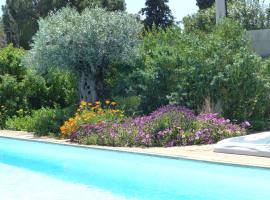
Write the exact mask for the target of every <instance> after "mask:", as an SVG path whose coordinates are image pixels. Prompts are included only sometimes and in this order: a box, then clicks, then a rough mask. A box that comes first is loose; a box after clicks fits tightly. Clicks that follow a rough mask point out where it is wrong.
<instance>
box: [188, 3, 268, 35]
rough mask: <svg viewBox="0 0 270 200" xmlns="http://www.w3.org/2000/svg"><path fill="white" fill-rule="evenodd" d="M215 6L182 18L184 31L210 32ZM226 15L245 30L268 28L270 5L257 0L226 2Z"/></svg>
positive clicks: (214, 17)
mask: <svg viewBox="0 0 270 200" xmlns="http://www.w3.org/2000/svg"><path fill="white" fill-rule="evenodd" d="M215 9H216V8H215V6H212V7H211V8H208V9H204V10H199V11H198V12H197V13H196V14H193V15H191V16H187V17H184V18H183V24H184V27H185V31H187V32H194V31H195V32H196V31H197V30H201V31H204V32H210V31H211V30H212V29H213V28H214V27H215V24H216V11H215ZM228 17H229V18H231V19H232V20H233V21H238V22H239V23H240V25H241V26H242V27H243V28H245V29H247V30H254V29H265V28H270V6H269V5H266V4H264V2H262V1H258V0H251V1H246V0H233V1H229V2H228Z"/></svg>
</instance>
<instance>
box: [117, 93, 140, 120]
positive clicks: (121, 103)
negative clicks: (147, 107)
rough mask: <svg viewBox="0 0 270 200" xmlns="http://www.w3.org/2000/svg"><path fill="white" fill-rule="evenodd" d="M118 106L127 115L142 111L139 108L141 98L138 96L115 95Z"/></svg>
mask: <svg viewBox="0 0 270 200" xmlns="http://www.w3.org/2000/svg"><path fill="white" fill-rule="evenodd" d="M114 99H115V101H116V102H117V103H118V106H117V107H118V108H120V110H123V111H124V112H125V114H127V115H128V116H137V115H139V114H141V113H142V111H141V110H140V105H141V98H140V97H139V96H127V97H115V98H114Z"/></svg>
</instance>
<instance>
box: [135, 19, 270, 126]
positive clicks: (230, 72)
mask: <svg viewBox="0 0 270 200" xmlns="http://www.w3.org/2000/svg"><path fill="white" fill-rule="evenodd" d="M141 53H142V57H143V61H144V62H143V67H142V68H140V69H139V70H137V71H136V72H134V76H137V82H136V83H137V84H136V85H139V86H140V88H139V90H138V94H140V95H141V98H142V108H143V110H145V111H148V112H149V111H152V110H154V109H156V107H157V106H161V105H166V104H168V103H176V104H179V105H183V106H187V107H190V108H192V109H194V110H195V111H196V112H200V111H201V110H203V108H204V106H205V101H206V99H210V102H211V103H210V104H211V105H213V107H220V109H219V110H220V111H221V113H220V114H222V116H225V117H226V118H230V119H233V120H239V121H243V120H245V119H254V118H265V117H267V115H268V114H267V110H268V108H269V97H270V96H269V84H268V83H269V81H270V79H269V78H270V76H269V71H268V69H267V62H266V61H264V60H262V59H261V58H260V57H259V56H257V55H256V54H255V53H254V52H253V51H252V50H251V48H250V46H249V42H248V39H247V38H246V34H245V31H244V30H243V29H242V28H241V27H240V26H239V24H238V23H235V22H232V21H230V20H225V21H224V22H223V23H222V24H220V25H219V26H217V27H216V28H215V29H214V30H213V32H211V33H209V34H204V33H189V34H186V33H183V32H181V30H180V29H176V28H173V29H168V30H165V31H159V32H158V33H149V34H148V35H146V36H145V39H144V46H143V50H142V51H141ZM134 85H135V84H134ZM136 87H138V86H136ZM216 105H219V106H216Z"/></svg>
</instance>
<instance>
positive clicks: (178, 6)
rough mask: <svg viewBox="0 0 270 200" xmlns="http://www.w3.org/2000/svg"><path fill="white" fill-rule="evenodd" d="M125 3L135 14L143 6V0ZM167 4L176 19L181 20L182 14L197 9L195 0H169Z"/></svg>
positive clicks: (187, 13)
mask: <svg viewBox="0 0 270 200" xmlns="http://www.w3.org/2000/svg"><path fill="white" fill-rule="evenodd" d="M126 4H127V11H128V12H129V13H134V14H135V13H138V12H139V11H140V10H141V9H142V8H143V7H145V0H126ZM169 6H170V9H171V10H172V13H173V16H174V17H175V18H176V21H181V20H182V18H183V17H184V16H186V15H189V14H193V13H196V11H197V10H198V7H197V6H196V0H169Z"/></svg>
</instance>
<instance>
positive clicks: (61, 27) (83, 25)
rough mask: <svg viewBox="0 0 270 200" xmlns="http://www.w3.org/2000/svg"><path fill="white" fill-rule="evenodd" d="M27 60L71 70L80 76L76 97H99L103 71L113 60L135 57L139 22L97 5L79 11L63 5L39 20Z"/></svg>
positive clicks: (91, 100)
mask: <svg viewBox="0 0 270 200" xmlns="http://www.w3.org/2000/svg"><path fill="white" fill-rule="evenodd" d="M39 27H40V28H39V30H38V32H37V34H36V35H35V36H34V38H33V41H34V43H33V48H32V49H31V50H30V55H29V59H28V60H29V61H30V63H31V64H32V65H34V66H36V67H38V68H40V69H44V68H48V67H60V68H67V69H70V70H73V71H74V72H75V73H77V74H78V75H79V77H80V78H81V81H80V88H79V89H80V98H81V99H83V100H85V101H88V102H93V101H95V100H96V99H102V98H103V94H104V93H103V89H104V87H103V80H104V75H105V72H106V70H107V69H108V68H109V66H110V65H111V64H113V63H114V62H121V61H122V62H123V63H124V62H126V63H128V61H129V60H131V59H134V58H135V57H136V49H137V46H138V45H139V44H140V42H139V34H140V32H141V30H142V25H141V23H140V22H139V21H138V19H137V18H136V17H135V16H133V15H131V14H127V13H125V12H107V11H106V10H104V9H101V8H95V9H85V10H84V11H82V13H79V12H77V11H76V10H75V9H73V8H70V7H67V8H64V9H62V10H60V11H58V12H56V13H55V14H51V15H49V16H48V17H47V18H45V19H41V20H40V21H39Z"/></svg>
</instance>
